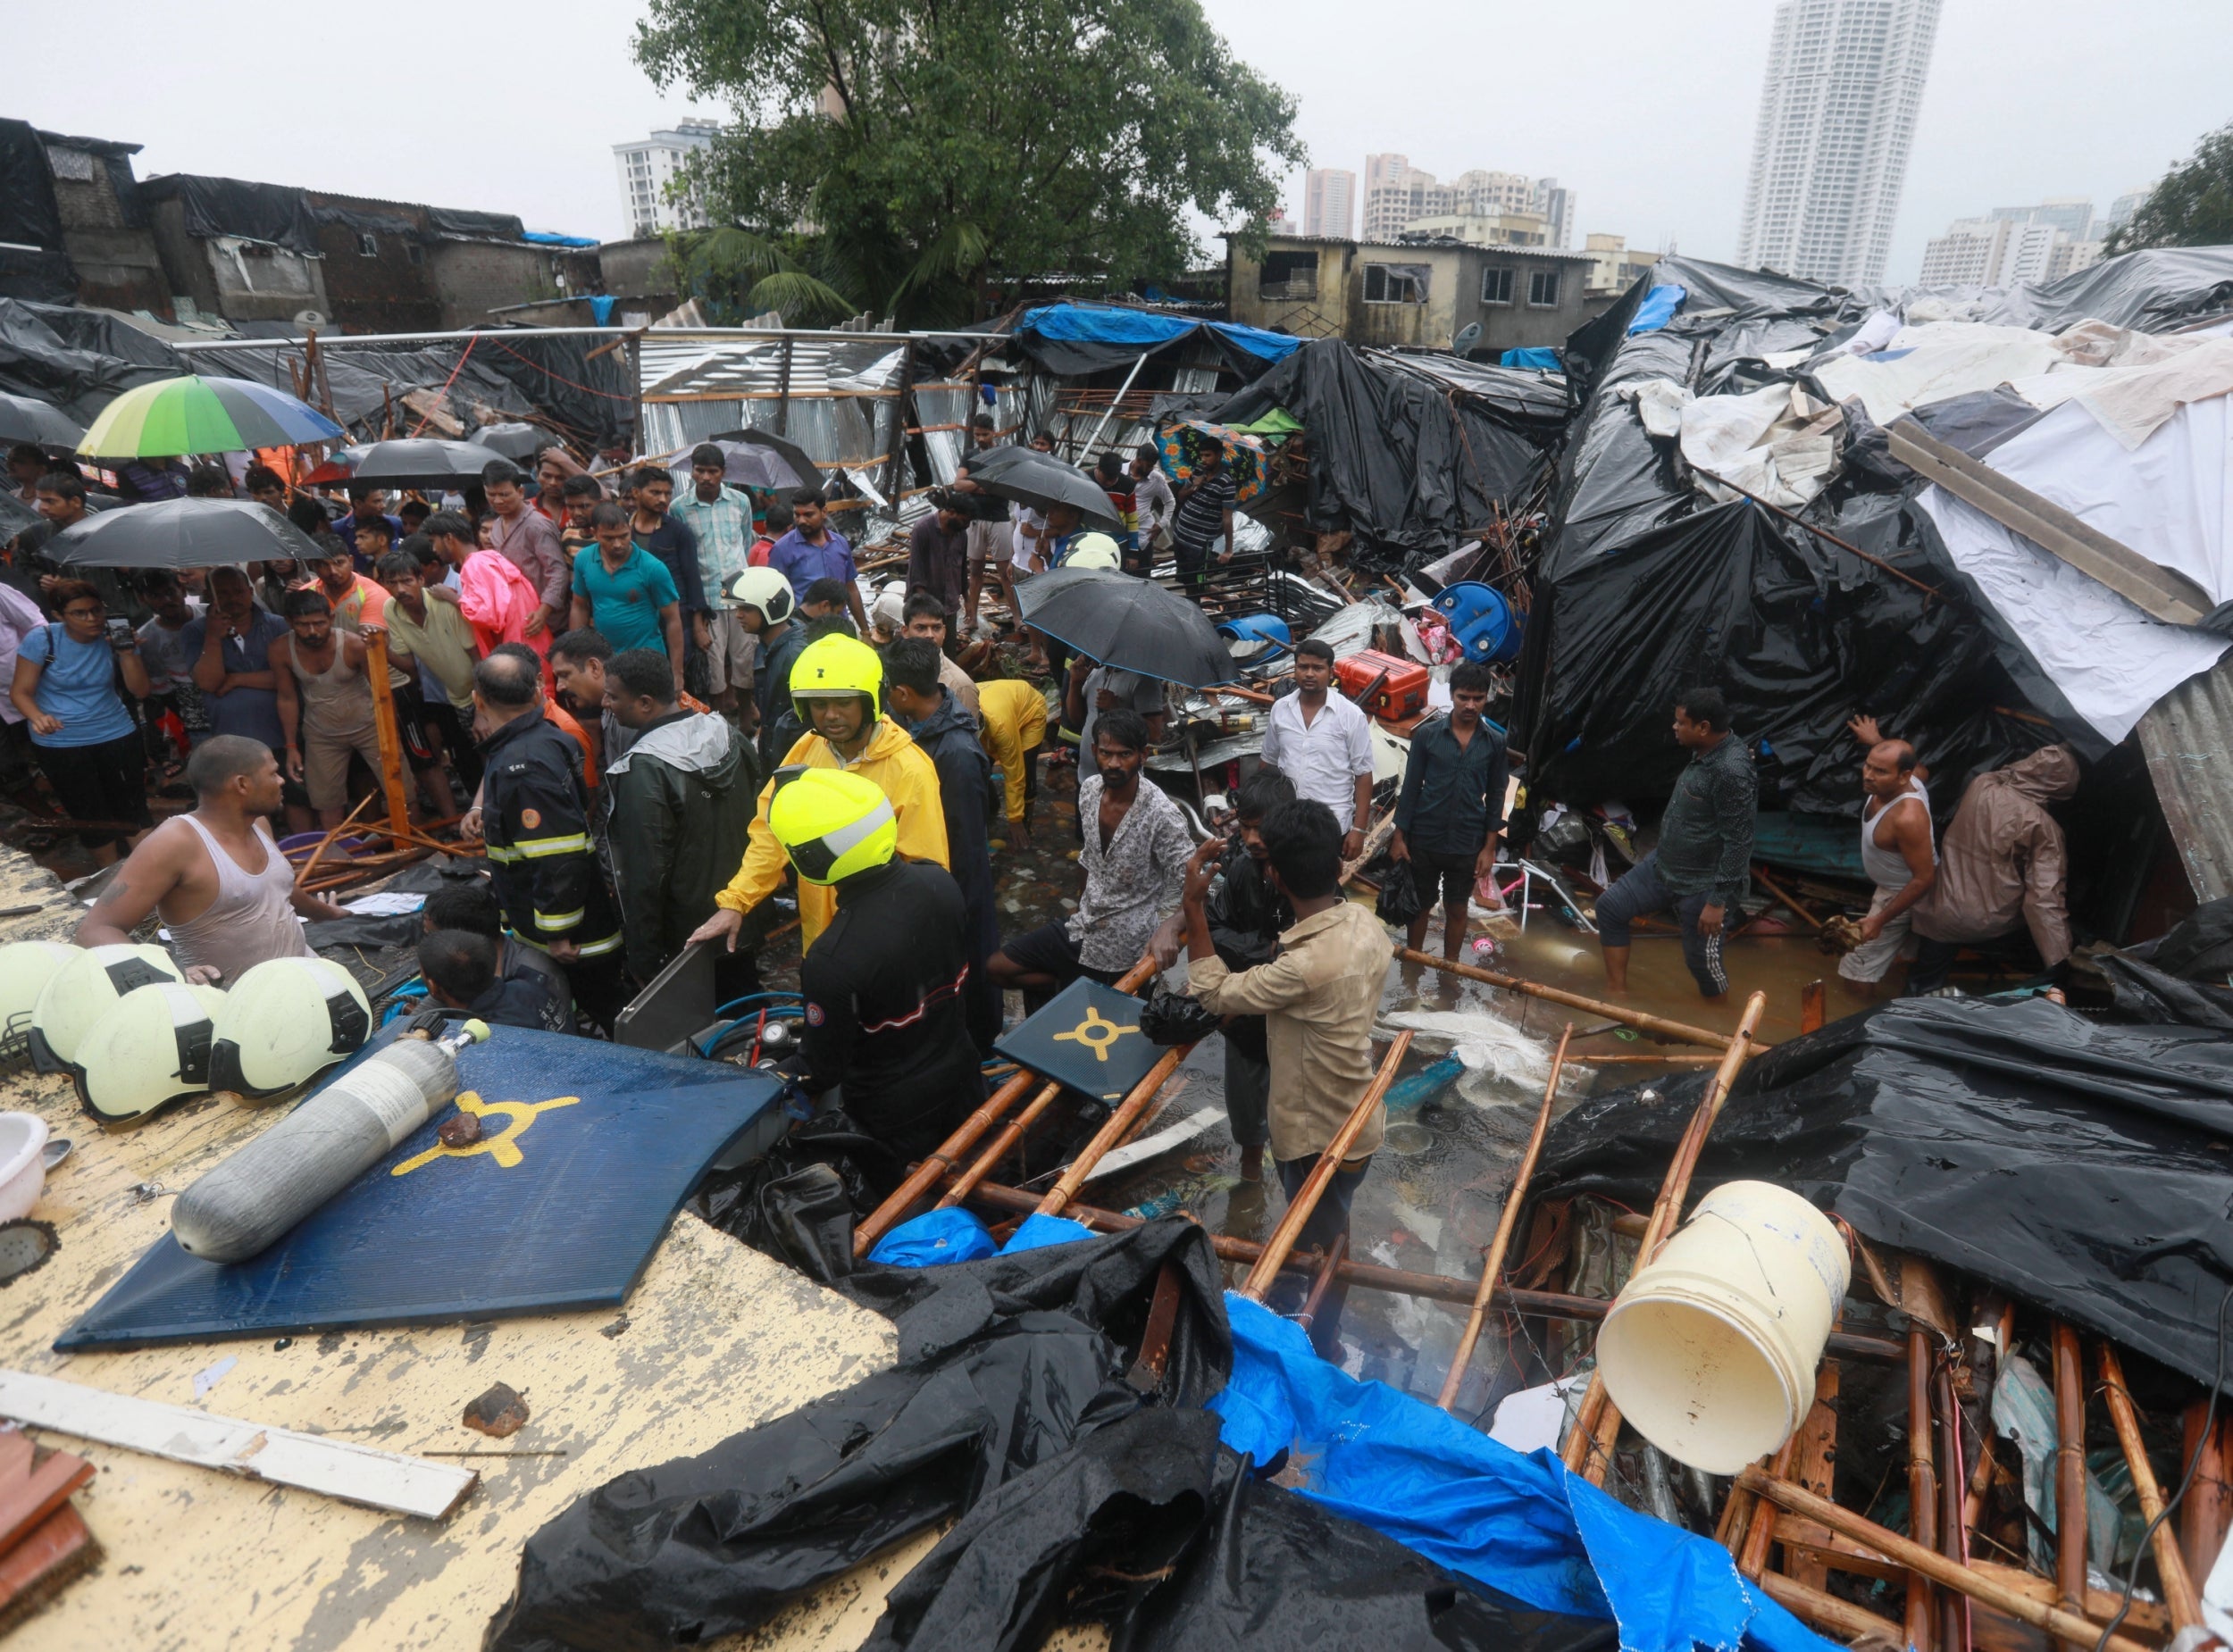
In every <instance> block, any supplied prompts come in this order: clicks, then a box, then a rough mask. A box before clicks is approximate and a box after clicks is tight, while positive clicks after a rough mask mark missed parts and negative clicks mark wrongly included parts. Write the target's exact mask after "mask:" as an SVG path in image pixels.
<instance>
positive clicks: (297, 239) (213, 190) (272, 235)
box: [140, 172, 318, 256]
mask: <svg viewBox="0 0 2233 1652" xmlns="http://www.w3.org/2000/svg"><path fill="white" fill-rule="evenodd" d="M140 191H141V193H142V194H143V195H144V196H146V198H147V199H148V200H151V201H176V202H177V203H178V204H180V207H181V208H183V209H184V211H185V213H186V232H187V233H188V235H191V236H197V237H200V238H203V239H209V238H213V237H216V236H228V235H229V236H233V237H237V238H239V239H240V240H244V241H265V242H269V243H270V244H271V245H272V246H284V247H286V248H287V249H288V250H289V252H296V253H301V254H304V255H305V256H309V255H311V254H315V253H316V252H317V251H318V226H317V223H316V221H314V219H313V218H312V217H311V215H310V206H309V204H308V203H307V202H305V200H304V199H303V192H302V191H301V190H299V189H297V188H290V187H289V186H288V185H286V184H259V183H251V182H249V181H248V180H247V179H240V178H209V177H205V176H203V175H202V174H200V173H197V172H167V173H165V174H163V176H162V177H160V178H150V179H147V181H146V183H144V184H142V185H141V186H140Z"/></svg>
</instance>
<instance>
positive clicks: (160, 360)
mask: <svg viewBox="0 0 2233 1652" xmlns="http://www.w3.org/2000/svg"><path fill="white" fill-rule="evenodd" d="M187 371H191V370H190V369H188V367H186V366H185V365H184V364H183V363H181V362H180V359H179V356H178V355H177V353H176V352H175V351H173V350H172V349H171V346H168V345H166V344H164V343H163V341H162V340H161V339H159V338H150V337H149V336H148V335H147V334H146V333H143V332H141V331H139V330H138V329H137V328H134V327H130V326H128V325H126V324H125V323H123V322H121V321H117V320H116V319H115V318H114V317H113V316H106V315H99V314H96V313H94V312H92V311H88V310H71V309H66V308H63V307H62V306H59V305H40V304H28V303H24V302H22V301H21V300H18V299H13V298H0V390H5V391H7V392H9V393H10V394H11V395H15V396H34V397H36V398H37V399H38V400H39V401H42V402H50V403H52V404H53V405H54V406H56V407H59V408H60V409H62V411H63V412H64V413H68V414H69V415H70V416H71V418H72V419H75V420H77V421H78V422H79V423H80V424H90V423H92V422H93V421H94V419H95V418H96V416H97V415H98V414H99V413H100V411H101V409H103V408H104V407H105V406H107V405H109V403H110V402H112V401H113V400H114V399H115V398H116V396H118V394H119V393H121V392H122V391H125V390H129V389H130V388H132V387H133V386H134V385H139V384H147V383H151V382H153V381H154V380H158V379H169V378H174V377H176V376H177V375H179V374H180V373H183V372H187Z"/></svg>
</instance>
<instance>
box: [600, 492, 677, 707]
mask: <svg viewBox="0 0 2233 1652" xmlns="http://www.w3.org/2000/svg"><path fill="white" fill-rule="evenodd" d="M590 527H591V528H592V529H594V530H596V533H597V543H596V544H595V545H593V546H588V547H586V548H585V549H583V550H581V552H579V553H577V554H576V555H575V556H574V559H573V628H574V629H575V630H582V629H584V628H590V629H594V630H596V631H598V634H600V635H601V636H603V637H604V638H605V639H606V641H607V642H609V643H611V644H612V645H613V647H614V650H615V652H616V653H619V652H625V651H626V650H628V649H630V648H655V649H663V650H665V654H666V656H667V660H668V663H670V664H672V665H673V667H674V687H675V690H676V692H677V693H680V692H681V691H682V653H683V651H682V597H681V594H680V593H679V592H677V591H676V589H675V588H674V576H673V574H671V573H669V572H667V567H666V564H665V563H663V562H661V561H660V560H659V559H658V558H657V557H656V556H654V555H651V553H650V552H648V551H647V550H645V549H644V548H643V547H642V546H639V545H638V544H637V543H636V539H635V531H634V530H633V529H632V528H631V526H630V524H629V521H628V513H627V512H626V511H624V510H623V509H622V508H621V507H620V506H619V505H598V507H597V509H596V510H595V511H594V512H592V513H590Z"/></svg>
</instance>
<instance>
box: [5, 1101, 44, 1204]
mask: <svg viewBox="0 0 2233 1652" xmlns="http://www.w3.org/2000/svg"><path fill="white" fill-rule="evenodd" d="M45 1149H46V1120H45V1119H42V1118H40V1117H39V1116H38V1114H36V1113H0V1222H13V1221H14V1220H15V1219H16V1218H17V1217H18V1216H28V1215H29V1214H31V1206H34V1205H36V1204H38V1192H39V1189H41V1188H42V1187H44V1186H45V1185H46V1164H45V1162H44V1158H43V1154H44V1151H45Z"/></svg>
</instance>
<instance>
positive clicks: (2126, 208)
mask: <svg viewBox="0 0 2233 1652" xmlns="http://www.w3.org/2000/svg"><path fill="white" fill-rule="evenodd" d="M2154 193H2155V186H2154V184H2144V185H2142V186H2141V187H2140V188H2137V189H2128V190H2126V191H2125V192H2124V193H2123V194H2122V195H2120V196H2118V197H2117V198H2116V199H2115V200H2113V201H2112V202H2111V203H2110V204H2109V210H2108V211H2107V212H2106V213H2103V214H2102V220H2101V222H2100V224H2099V225H2098V226H2096V227H2097V228H2098V229H2100V231H2101V233H2102V234H2103V236H2104V237H2106V236H2107V235H2108V233H2109V232H2110V231H2111V230H2112V229H2123V228H2124V227H2125V225H2127V224H2128V223H2130V222H2131V221H2132V215H2133V213H2137V212H2138V211H2139V210H2140V207H2141V205H2142V204H2143V203H2145V201H2146V200H2147V198H2148V196H2151V195H2153V194H2154Z"/></svg>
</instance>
